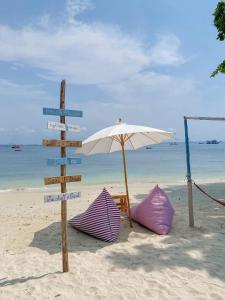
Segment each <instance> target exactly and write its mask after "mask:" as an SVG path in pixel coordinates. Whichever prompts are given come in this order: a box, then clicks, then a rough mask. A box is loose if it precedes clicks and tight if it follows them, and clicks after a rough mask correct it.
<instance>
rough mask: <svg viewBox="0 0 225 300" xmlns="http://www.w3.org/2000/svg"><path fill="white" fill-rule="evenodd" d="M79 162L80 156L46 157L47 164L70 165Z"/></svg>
mask: <svg viewBox="0 0 225 300" xmlns="http://www.w3.org/2000/svg"><path fill="white" fill-rule="evenodd" d="M72 164H81V158H80V157H58V158H48V160H47V165H48V166H60V165H72Z"/></svg>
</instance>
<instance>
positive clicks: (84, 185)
mask: <svg viewBox="0 0 225 300" xmlns="http://www.w3.org/2000/svg"><path fill="white" fill-rule="evenodd" d="M196 182H197V183H198V184H201V185H208V184H219V183H225V179H224V180H222V179H218V178H217V179H214V178H213V179H198V180H197V181H196ZM156 184H158V185H159V186H161V187H171V186H186V184H187V182H186V180H173V181H172V180H171V181H166V180H164V181H159V182H154V181H152V180H151V181H149V182H148V181H143V182H136V183H134V182H133V181H131V182H130V183H129V186H130V187H132V186H134V185H139V186H140V185H142V186H144V187H145V186H154V185H156ZM103 187H106V188H107V187H108V188H118V187H119V188H123V187H124V183H123V182H119V181H115V182H112V183H109V182H103V183H76V185H75V186H74V187H71V186H70V185H69V184H68V185H67V190H68V191H74V190H75V189H76V190H77V189H79V190H84V189H86V188H88V189H90V188H93V189H96V188H99V189H101V188H103ZM15 192H16V193H45V192H46V193H51V192H52V193H60V187H59V185H58V186H56V185H55V186H51V187H46V186H44V185H43V187H16V188H6V189H0V195H1V194H5V193H15Z"/></svg>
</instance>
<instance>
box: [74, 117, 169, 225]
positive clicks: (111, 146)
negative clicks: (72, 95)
mask: <svg viewBox="0 0 225 300" xmlns="http://www.w3.org/2000/svg"><path fill="white" fill-rule="evenodd" d="M172 135H173V134H172V133H171V132H168V131H163V130H160V129H156V128H151V127H145V126H138V125H128V124H126V123H123V122H122V119H121V118H119V119H118V122H117V124H116V125H114V126H110V127H107V128H105V129H102V130H100V131H98V132H96V133H95V134H93V135H92V136H90V137H89V138H87V139H86V140H85V141H83V142H82V148H81V149H80V150H79V153H82V154H85V155H91V154H97V153H110V152H115V151H118V150H122V156H123V167H124V178H125V187H126V195H127V202H128V215H129V220H130V226H131V227H132V221H131V214H130V201H129V191H128V182H127V170H126V157H125V150H136V149H138V148H141V147H144V146H147V145H152V144H159V143H161V142H163V141H165V140H168V139H170V138H171V137H172Z"/></svg>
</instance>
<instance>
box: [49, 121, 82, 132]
mask: <svg viewBox="0 0 225 300" xmlns="http://www.w3.org/2000/svg"><path fill="white" fill-rule="evenodd" d="M48 129H52V130H61V131H72V132H79V131H80V126H78V125H70V124H63V123H59V122H52V121H48Z"/></svg>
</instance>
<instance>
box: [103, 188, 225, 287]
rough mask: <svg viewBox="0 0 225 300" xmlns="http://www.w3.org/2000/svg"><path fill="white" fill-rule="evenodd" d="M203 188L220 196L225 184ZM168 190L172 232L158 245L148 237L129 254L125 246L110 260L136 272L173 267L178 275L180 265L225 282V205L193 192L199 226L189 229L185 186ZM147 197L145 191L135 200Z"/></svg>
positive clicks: (112, 255)
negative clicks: (172, 211)
mask: <svg viewBox="0 0 225 300" xmlns="http://www.w3.org/2000/svg"><path fill="white" fill-rule="evenodd" d="M204 188H206V189H207V190H208V191H209V192H210V193H213V194H214V195H216V196H217V197H219V196H220V197H221V194H224V195H225V192H224V190H225V189H224V184H221V185H220V184H218V185H214V184H209V185H207V186H206V185H205V186H204ZM165 191H166V193H167V194H168V195H169V198H171V199H172V200H173V204H174V206H175V218H174V223H173V228H172V231H171V232H170V234H169V235H167V236H161V237H158V241H157V244H156V245H155V244H154V245H153V243H151V237H150V239H149V238H148V237H147V238H146V242H143V241H141V242H140V244H137V243H136V244H135V245H133V246H132V251H130V252H129V253H128V252H127V251H125V250H124V251H123V249H122V250H121V249H120V251H114V252H113V251H112V252H111V253H110V254H108V256H107V259H108V260H109V261H110V262H111V263H112V264H113V265H116V266H117V267H118V268H126V269H131V270H133V271H135V270H137V269H139V268H142V269H144V270H145V271H146V272H151V271H153V270H157V271H163V272H164V271H165V270H166V269H168V270H174V274H175V273H176V268H177V267H183V268H184V270H185V268H187V269H189V270H193V271H195V270H199V271H206V272H207V273H208V274H209V275H210V276H212V277H215V278H218V279H220V280H222V281H223V282H225V264H224V259H225V217H224V216H225V208H224V207H222V206H221V207H220V205H217V204H215V203H214V202H213V201H211V200H208V199H205V197H204V196H202V195H201V194H200V195H199V194H197V192H196V191H194V199H195V202H194V204H195V218H196V227H195V228H190V227H189V226H188V216H187V207H186V206H185V205H184V201H186V197H187V196H186V190H185V189H184V186H180V187H171V188H167V189H165ZM145 197H146V194H139V195H136V196H135V199H136V200H137V202H138V203H140V200H142V199H143V198H145ZM176 208H177V211H176ZM203 208H204V209H203ZM137 226H138V225H137ZM138 227H139V226H138Z"/></svg>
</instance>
